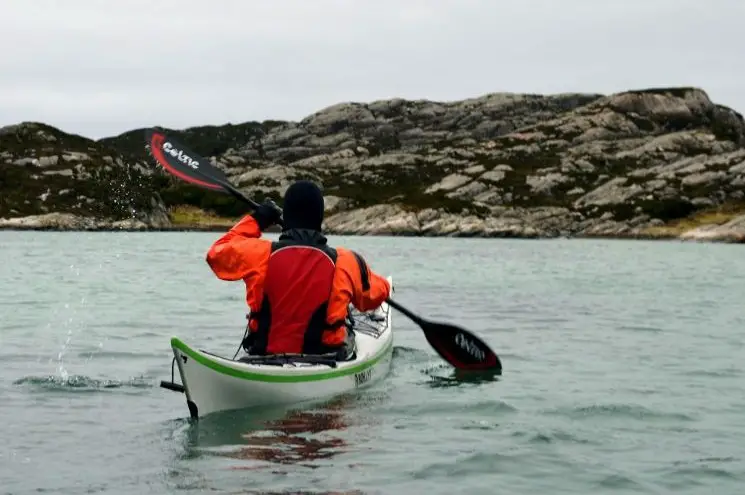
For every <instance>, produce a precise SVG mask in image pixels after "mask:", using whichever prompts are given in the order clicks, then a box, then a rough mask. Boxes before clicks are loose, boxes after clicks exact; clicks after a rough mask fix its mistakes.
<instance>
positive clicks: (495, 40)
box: [0, 0, 745, 138]
mask: <svg viewBox="0 0 745 495" xmlns="http://www.w3.org/2000/svg"><path fill="white" fill-rule="evenodd" d="M744 24H745V0H710V1H702V0H697V1H693V0H613V1H611V0H512V1H510V2H506V1H502V0H447V1H446V0H348V1H341V0H336V1H332V0H261V1H260V0H199V1H197V0H98V1H94V0H57V1H52V0H0V46H2V47H3V50H2V57H0V125H6V124H12V123H17V122H20V121H27V120H35V121H42V122H46V123H49V124H51V125H54V126H57V127H60V128H62V129H63V130H65V131H67V132H74V133H79V134H83V135H86V136H89V137H93V138H98V137H103V136H107V135H114V134H118V133H120V132H124V131H126V130H129V129H132V128H136V127H145V126H151V125H164V126H169V127H176V128H183V127H188V126H193V125H202V124H223V123H226V122H233V123H238V122H243V121H246V120H264V119H268V118H274V119H291V120H299V119H301V118H303V117H305V116H306V115H308V114H310V113H313V112H315V111H317V110H320V109H321V108H323V107H326V106H329V105H332V104H334V103H338V102H341V101H372V100H376V99H382V98H391V97H403V98H411V99H418V98H428V99H434V100H454V99H461V98H468V97H473V96H478V95H481V94H484V93H489V92H496V91H514V92H538V93H558V92H567V91H581V92H600V93H609V92H614V91H622V90H625V89H631V88H641V87H649V86H682V85H694V86H699V87H702V88H703V89H704V90H706V91H707V92H708V94H709V96H710V97H711V98H712V99H713V100H714V101H716V102H717V103H721V104H724V105H727V106H730V107H733V108H735V109H736V110H738V111H740V112H745V65H744V64H743V62H745V39H743V38H744V37H743V35H742V30H743V26H744Z"/></svg>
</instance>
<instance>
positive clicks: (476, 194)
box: [0, 87, 745, 240]
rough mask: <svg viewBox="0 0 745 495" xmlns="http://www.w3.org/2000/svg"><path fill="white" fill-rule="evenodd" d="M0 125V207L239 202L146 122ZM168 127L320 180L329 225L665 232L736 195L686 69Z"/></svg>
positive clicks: (173, 220) (250, 173)
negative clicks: (647, 83)
mask: <svg viewBox="0 0 745 495" xmlns="http://www.w3.org/2000/svg"><path fill="white" fill-rule="evenodd" d="M0 132H2V133H1V134H0V180H1V181H2V183H0V193H2V198H3V202H2V203H1V206H0V208H1V209H0V216H6V217H8V216H11V217H12V216H25V215H34V214H42V213H46V212H52V211H59V212H65V213H68V212H69V213H74V214H77V215H90V216H95V217H106V218H111V219H115V220H116V219H118V220H121V219H123V218H125V217H127V216H128V215H130V218H137V219H138V221H140V222H144V224H146V225H148V226H152V227H157V226H160V228H163V226H164V224H165V223H168V224H169V225H172V226H173V227H174V228H176V227H178V228H183V227H189V225H193V226H194V227H195V228H197V227H204V226H205V224H209V223H213V225H214V226H215V227H220V228H224V225H225V224H226V222H227V223H228V224H229V222H232V221H233V220H234V219H237V218H239V217H240V216H241V215H243V214H245V213H246V207H245V205H242V204H240V203H237V202H236V201H234V200H233V199H232V198H231V197H230V196H228V195H225V194H219V193H214V192H208V191H204V190H201V189H198V188H196V187H194V186H190V185H187V184H184V183H183V182H181V181H180V180H178V179H175V178H173V177H171V176H170V175H168V174H167V173H165V172H163V171H162V170H160V169H159V168H157V167H155V166H154V164H153V163H152V160H151V159H150V158H149V156H148V155H147V154H146V152H145V149H144V143H143V130H142V129H136V130H132V131H129V132H126V133H124V134H121V135H119V136H115V137H110V138H105V139H101V140H99V141H92V140H88V139H86V138H83V137H80V136H72V135H68V134H64V133H62V132H61V131H59V130H56V129H53V128H50V127H47V126H43V125H42V124H28V123H25V124H21V125H19V126H15V127H11V128H5V129H4V130H3V131H0ZM39 133H41V134H39ZM173 133H174V135H176V136H177V137H178V138H180V139H181V140H182V141H183V142H185V143H187V144H188V145H189V147H191V148H193V149H194V150H195V151H196V152H198V153H200V154H202V155H204V156H207V157H211V158H212V159H214V160H215V162H214V163H215V164H216V166H218V167H220V168H222V169H223V170H225V172H226V174H227V175H228V177H229V178H230V180H231V182H233V183H234V184H237V185H238V187H239V188H241V189H242V190H243V191H244V192H245V193H246V194H247V195H249V196H251V197H253V198H255V199H257V200H259V201H261V200H262V199H263V198H264V197H270V198H272V199H274V200H275V201H277V202H278V203H280V204H281V195H282V194H283V192H284V190H285V188H286V187H287V186H288V185H289V184H290V183H291V182H292V181H294V180H297V179H300V178H306V179H310V180H314V181H317V182H318V183H320V184H322V186H323V188H324V190H325V192H326V194H327V196H328V199H327V211H328V217H327V221H326V226H327V229H328V231H329V232H331V233H355V234H395V235H453V236H489V237H504V236H516V237H547V236H548V237H553V236H613V237H657V236H666V237H678V236H683V233H682V232H679V231H678V230H676V229H675V228H667V230H666V228H665V226H669V225H673V224H674V225H686V226H688V227H691V229H694V227H693V226H692V225H693V223H692V222H695V221H696V220H695V219H697V218H699V219H703V220H702V221H704V220H705V219H707V218H709V219H710V218H712V217H711V216H706V215H703V214H702V212H706V211H714V210H716V209H717V208H720V209H721V208H729V209H730V211H731V214H732V215H734V217H733V220H736V219H737V218H738V215H737V214H736V212H739V211H742V210H741V209H740V206H739V205H741V204H743V201H745V122H744V121H743V118H742V116H741V115H740V114H739V113H737V112H735V111H734V110H732V109H730V108H727V107H724V106H722V105H718V104H714V103H712V102H711V101H710V99H709V98H708V96H707V95H706V93H705V92H704V91H702V90H700V89H697V88H689V87H681V88H652V89H644V90H638V91H627V92H622V93H618V94H613V95H600V94H559V95H534V94H530V95H529V94H514V93H495V94H488V95H485V96H482V97H479V98H472V99H467V100H462V101H454V102H434V101H428V100H414V101H410V100H403V99H393V100H381V101H375V102H370V103H341V104H338V105H334V106H331V107H329V108H326V109H323V110H320V111H318V112H316V113H314V114H312V115H309V116H307V117H306V118H304V119H302V120H301V121H299V122H284V121H267V122H246V123H241V124H236V125H230V124H228V125H224V126H202V127H194V128H189V129H185V130H175V131H173ZM42 134H43V136H42ZM44 136H54V137H55V138H56V140H55V141H51V142H50V141H49V138H47V137H44ZM81 153H83V154H85V155H86V156H87V157H88V158H86V159H83V157H82V156H81V155H80V154H81ZM53 157H56V158H53ZM34 160H36V161H34ZM80 167H82V168H83V169H84V170H83V171H79V168H80ZM44 172H57V173H44ZM10 184H13V185H12V186H11V185H10ZM104 184H106V187H102V186H103V185H104ZM112 184H113V186H111V185H112ZM61 191H65V192H61ZM71 191H74V192H71ZM67 196H70V197H67ZM81 197H82V198H84V199H82V200H81V199H79V198H81ZM185 207H188V208H191V209H188V208H187V209H184V208H185ZM179 208H181V209H179ZM195 208H197V209H199V210H202V211H203V212H204V213H202V214H201V217H200V218H199V219H197V217H195V216H194V211H195V210H194V209H195ZM167 209H170V211H171V213H170V215H166V221H165V222H164V221H163V216H164V212H166V210H167ZM185 211H189V212H191V213H190V214H189V215H184V214H183V212H185ZM132 212H139V217H133V216H132V215H134V213H132ZM173 212H181V213H182V214H181V216H179V215H178V214H175V213H173ZM153 218H156V219H158V220H157V222H153V221H152V220H153ZM717 218H719V217H717ZM189 219H191V220H189ZM686 219H689V220H686ZM158 222H160V223H158ZM742 223H743V224H745V222H742ZM696 225H698V224H696ZM728 225H730V226H731V227H732V228H739V227H737V225H739V223H738V222H733V221H729V222H728ZM717 228H719V229H720V230H718V231H717V232H721V231H722V230H721V228H722V225H718V226H717ZM707 229H708V230H707V232H708V233H707V234H706V235H705V236H702V238H706V239H707V240H711V239H714V238H716V237H717V236H716V235H714V234H711V229H709V228H707ZM689 230H690V229H689ZM699 231H700V229H699ZM684 237H686V238H695V236H693V237H692V234H691V235H688V236H684ZM721 237H723V238H726V239H728V240H733V239H737V236H736V235H734V234H732V233H731V232H730V233H728V234H727V235H723V236H721Z"/></svg>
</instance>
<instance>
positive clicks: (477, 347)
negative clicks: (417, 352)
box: [419, 321, 502, 374]
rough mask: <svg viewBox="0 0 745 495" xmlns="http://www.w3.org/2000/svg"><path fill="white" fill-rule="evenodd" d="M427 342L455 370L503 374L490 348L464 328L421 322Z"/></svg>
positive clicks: (496, 357)
mask: <svg viewBox="0 0 745 495" xmlns="http://www.w3.org/2000/svg"><path fill="white" fill-rule="evenodd" d="M419 324H420V326H421V328H422V331H423V332H424V336H425V337H426V339H427V342H429V343H430V345H431V346H432V347H433V348H434V349H435V351H437V353H438V354H439V355H440V356H441V357H442V358H443V359H444V360H445V361H447V362H448V363H450V364H452V365H453V366H454V367H455V368H457V369H460V370H468V371H491V372H495V373H498V374H501V373H502V363H501V361H500V360H499V356H497V355H496V354H495V353H494V351H492V350H491V349H490V348H489V346H488V345H487V344H486V342H484V341H483V340H481V339H480V338H478V337H477V336H475V335H474V334H472V333H471V332H469V331H468V330H465V329H463V328H460V327H457V326H455V325H449V324H447V323H433V322H430V321H421V322H419Z"/></svg>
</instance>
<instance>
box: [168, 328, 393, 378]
mask: <svg viewBox="0 0 745 495" xmlns="http://www.w3.org/2000/svg"><path fill="white" fill-rule="evenodd" d="M171 347H173V349H174V350H179V351H181V353H183V354H184V355H185V356H186V357H187V358H191V359H193V360H194V361H196V362H198V363H199V364H201V365H202V366H205V367H207V368H209V369H211V370H212V371H216V372H217V373H220V374H223V375H229V376H232V377H235V378H240V379H243V380H249V381H258V382H271V383H300V382H312V381H319V380H328V379H331V378H338V377H342V376H348V375H353V374H355V373H359V372H361V371H365V370H366V369H368V368H370V367H372V366H374V365H375V364H376V363H377V362H378V361H380V360H381V359H382V358H383V357H384V356H385V355H386V353H387V352H388V351H390V350H391V348H392V347H393V339H391V340H390V341H389V342H387V343H386V345H385V346H384V347H383V348H381V349H380V350H379V351H378V352H377V353H376V354H375V355H374V356H373V357H371V358H369V359H365V360H364V361H363V362H361V363H358V364H352V363H355V361H339V362H337V366H336V368H337V369H336V370H334V371H326V372H319V371H318V369H317V368H313V367H312V366H308V367H307V369H303V368H304V367H301V366H295V367H292V368H279V369H278V370H277V371H283V370H284V371H285V373H276V372H275V373H272V372H269V371H267V372H263V371H258V370H255V371H254V370H252V371H248V370H245V369H240V367H245V366H246V363H242V362H240V361H236V360H232V359H230V358H225V357H221V356H217V355H214V354H208V353H205V352H204V351H200V350H196V349H192V348H191V347H189V346H188V345H187V344H185V343H184V342H182V341H181V340H180V339H178V338H177V337H173V338H172V339H171ZM208 356H214V359H210V358H209V357H208ZM182 358H183V356H182ZM358 360H359V359H358ZM241 365H243V366H241ZM345 365H346V366H345ZM253 366H255V365H253Z"/></svg>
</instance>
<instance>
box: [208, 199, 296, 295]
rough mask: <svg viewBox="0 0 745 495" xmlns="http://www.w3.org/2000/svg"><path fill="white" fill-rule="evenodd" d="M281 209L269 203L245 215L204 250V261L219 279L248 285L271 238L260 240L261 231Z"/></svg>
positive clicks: (266, 254)
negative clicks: (238, 281)
mask: <svg viewBox="0 0 745 495" xmlns="http://www.w3.org/2000/svg"><path fill="white" fill-rule="evenodd" d="M280 216H281V211H280V210H279V208H277V206H276V205H275V204H274V203H273V202H271V201H266V202H265V203H264V204H262V205H260V206H259V207H258V208H257V209H256V211H255V212H254V213H253V214H252V215H246V216H245V217H243V218H242V219H241V220H240V221H239V222H238V223H236V224H235V225H234V226H233V227H232V228H231V229H230V230H229V231H228V232H227V233H225V235H223V236H222V237H220V238H219V239H218V240H217V241H215V243H214V244H212V246H211V247H210V249H209V251H208V252H207V259H206V261H207V264H208V265H209V266H210V268H211V269H212V271H213V272H214V273H215V275H216V276H217V277H218V278H219V279H221V280H241V279H244V280H246V283H247V284H248V283H249V282H250V280H251V279H252V278H254V277H255V276H256V275H257V274H258V273H259V272H261V273H263V270H264V269H265V265H266V263H267V261H268V257H269V251H270V248H271V241H268V240H266V239H260V237H261V233H262V231H264V230H266V229H267V228H268V227H269V226H271V225H273V224H274V223H276V222H277V220H278V219H279V218H280Z"/></svg>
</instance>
